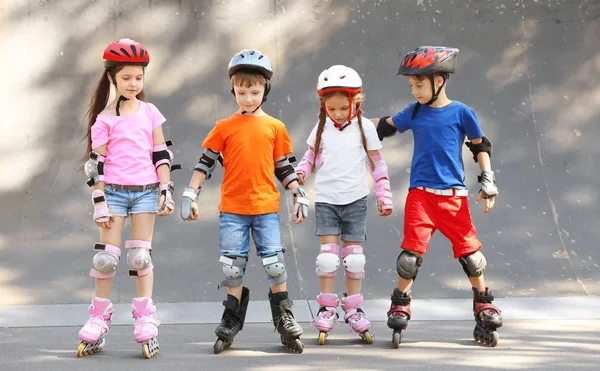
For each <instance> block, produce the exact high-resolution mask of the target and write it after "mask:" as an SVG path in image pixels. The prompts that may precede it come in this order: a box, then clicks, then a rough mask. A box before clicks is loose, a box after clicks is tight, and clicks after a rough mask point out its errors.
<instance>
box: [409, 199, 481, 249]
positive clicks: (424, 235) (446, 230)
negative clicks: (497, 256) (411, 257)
mask: <svg viewBox="0 0 600 371" xmlns="http://www.w3.org/2000/svg"><path fill="white" fill-rule="evenodd" d="M437 229H439V231H440V232H442V234H443V235H444V236H446V238H448V239H449V240H450V242H452V250H453V251H454V258H455V259H457V258H460V257H462V256H465V255H468V254H470V253H473V252H475V251H477V250H479V249H480V248H481V242H479V240H478V239H477V231H476V230H475V226H474V225H473V221H472V220H471V212H470V211H469V204H468V200H467V197H466V196H464V197H459V196H439V195H436V194H434V193H429V192H426V191H423V190H422V189H418V188H413V189H411V190H410V191H409V192H408V195H407V196H406V205H405V206H404V241H402V248H403V249H406V250H409V251H414V252H418V253H421V254H425V253H426V252H427V250H428V249H429V240H430V239H431V236H432V235H433V233H434V232H435V231H436V230H437Z"/></svg>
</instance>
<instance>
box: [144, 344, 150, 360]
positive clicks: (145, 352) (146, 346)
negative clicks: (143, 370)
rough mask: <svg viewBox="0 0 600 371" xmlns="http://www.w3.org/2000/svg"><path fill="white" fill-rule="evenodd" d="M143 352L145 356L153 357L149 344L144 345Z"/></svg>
mask: <svg viewBox="0 0 600 371" xmlns="http://www.w3.org/2000/svg"><path fill="white" fill-rule="evenodd" d="M142 353H143V354H144V357H146V358H148V359H150V358H152V355H150V350H148V344H144V345H142Z"/></svg>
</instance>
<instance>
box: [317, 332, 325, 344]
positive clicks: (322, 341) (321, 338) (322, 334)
mask: <svg viewBox="0 0 600 371" xmlns="http://www.w3.org/2000/svg"><path fill="white" fill-rule="evenodd" d="M326 337H327V333H326V332H319V345H325V338H326Z"/></svg>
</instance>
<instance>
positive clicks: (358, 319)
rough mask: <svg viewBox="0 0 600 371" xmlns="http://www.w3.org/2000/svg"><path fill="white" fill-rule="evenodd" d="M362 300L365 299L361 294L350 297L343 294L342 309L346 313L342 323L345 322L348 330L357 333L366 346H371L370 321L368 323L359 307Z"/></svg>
mask: <svg viewBox="0 0 600 371" xmlns="http://www.w3.org/2000/svg"><path fill="white" fill-rule="evenodd" d="M364 300H365V299H364V297H363V296H362V295H361V294H356V295H350V296H347V295H346V294H344V297H343V298H342V309H344V312H346V314H345V315H344V321H346V323H347V324H348V326H349V327H350V330H354V331H355V332H357V333H358V335H359V336H360V337H361V338H362V339H363V340H364V341H365V342H366V343H367V344H373V335H372V334H371V321H369V319H368V318H367V316H366V315H365V312H363V310H362V309H360V305H361V304H362V302H363V301H364Z"/></svg>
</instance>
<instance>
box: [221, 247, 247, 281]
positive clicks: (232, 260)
mask: <svg viewBox="0 0 600 371" xmlns="http://www.w3.org/2000/svg"><path fill="white" fill-rule="evenodd" d="M219 262H221V263H223V275H224V276H225V279H224V280H223V281H221V283H219V288H220V287H228V286H229V287H236V286H239V285H241V284H242V278H243V277H244V274H245V273H246V265H248V258H244V257H241V256H237V257H236V256H226V255H223V256H221V257H220V258H219Z"/></svg>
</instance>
